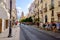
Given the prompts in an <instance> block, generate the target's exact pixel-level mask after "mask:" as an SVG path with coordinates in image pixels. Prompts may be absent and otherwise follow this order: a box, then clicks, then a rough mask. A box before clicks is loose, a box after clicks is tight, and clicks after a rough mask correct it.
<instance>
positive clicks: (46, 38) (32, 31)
mask: <svg viewBox="0 0 60 40" xmlns="http://www.w3.org/2000/svg"><path fill="white" fill-rule="evenodd" d="M20 40H58V39H56V38H55V37H53V36H50V35H48V34H46V33H43V32H41V31H39V30H37V29H36V28H33V27H31V26H27V25H23V24H22V25H21V26H20Z"/></svg>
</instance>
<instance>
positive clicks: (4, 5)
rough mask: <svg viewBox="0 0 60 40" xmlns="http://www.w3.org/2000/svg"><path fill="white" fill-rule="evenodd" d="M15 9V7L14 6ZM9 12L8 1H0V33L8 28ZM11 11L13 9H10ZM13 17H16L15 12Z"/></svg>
mask: <svg viewBox="0 0 60 40" xmlns="http://www.w3.org/2000/svg"><path fill="white" fill-rule="evenodd" d="M14 1H15V0H14ZM15 7H16V5H15ZM9 10H10V0H0V33H1V32H4V30H5V29H6V28H8V26H9V20H10V13H9ZM12 10H13V8H12ZM15 10H16V8H15ZM12 12H13V11H12ZM12 14H13V13H12ZM13 15H14V14H13ZM15 15H16V11H15ZM14 17H16V16H14Z"/></svg>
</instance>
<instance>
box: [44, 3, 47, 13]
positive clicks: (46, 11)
mask: <svg viewBox="0 0 60 40" xmlns="http://www.w3.org/2000/svg"><path fill="white" fill-rule="evenodd" d="M44 12H47V3H45V11H44Z"/></svg>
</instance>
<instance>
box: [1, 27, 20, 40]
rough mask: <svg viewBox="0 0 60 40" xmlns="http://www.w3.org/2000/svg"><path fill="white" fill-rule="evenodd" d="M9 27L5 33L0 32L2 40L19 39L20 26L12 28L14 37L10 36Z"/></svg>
mask: <svg viewBox="0 0 60 40" xmlns="http://www.w3.org/2000/svg"><path fill="white" fill-rule="evenodd" d="M8 33H9V31H8V29H6V30H5V31H4V32H3V33H0V40H19V33H20V28H19V27H14V28H12V37H11V38H8Z"/></svg>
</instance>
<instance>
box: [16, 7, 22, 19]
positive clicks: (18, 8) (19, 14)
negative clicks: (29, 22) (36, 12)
mask: <svg viewBox="0 0 60 40" xmlns="http://www.w3.org/2000/svg"><path fill="white" fill-rule="evenodd" d="M16 8H17V16H18V18H20V16H21V12H22V9H21V7H16Z"/></svg>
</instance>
